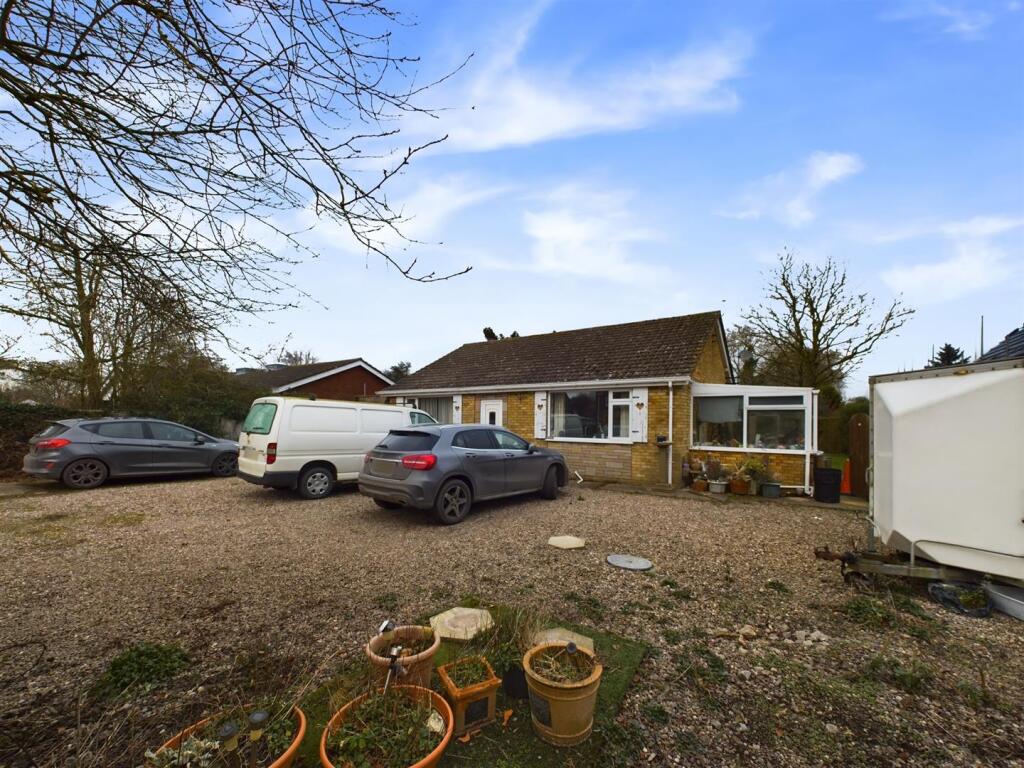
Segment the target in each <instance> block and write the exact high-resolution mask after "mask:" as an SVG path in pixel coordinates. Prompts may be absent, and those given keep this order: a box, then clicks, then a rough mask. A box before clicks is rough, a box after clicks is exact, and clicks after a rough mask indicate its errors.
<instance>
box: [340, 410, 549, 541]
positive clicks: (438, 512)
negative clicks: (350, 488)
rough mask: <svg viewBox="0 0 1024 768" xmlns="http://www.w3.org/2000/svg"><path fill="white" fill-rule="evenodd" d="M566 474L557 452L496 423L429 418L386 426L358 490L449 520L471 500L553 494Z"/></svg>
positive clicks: (381, 501)
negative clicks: (438, 421) (444, 422)
mask: <svg viewBox="0 0 1024 768" xmlns="http://www.w3.org/2000/svg"><path fill="white" fill-rule="evenodd" d="M566 477H567V473H566V466H565V457H563V456H562V454H560V453H558V452H557V451H552V450H548V449H546V448H539V447H537V446H535V445H532V444H530V443H528V442H527V441H526V440H524V439H523V438H521V437H519V436H518V435H514V434H512V433H511V432H509V431H508V430H506V429H502V428H501V427H493V426H488V425H484V424H471V425H447V426H440V425H430V426H420V427H410V428H406V429H393V430H391V432H389V433H388V435H387V437H385V438H384V439H383V440H382V441H381V442H380V443H379V444H378V445H377V447H376V448H374V449H373V450H372V451H370V452H369V453H367V454H366V458H365V461H364V462H363V469H362V471H361V472H360V473H359V490H360V492H361V493H363V494H364V495H366V496H370V497H371V498H372V499H373V500H374V501H376V502H377V504H378V505H380V506H382V507H385V508H387V509H394V508H398V507H403V506H410V507H416V508H417V509H432V510H433V511H434V514H435V516H436V517H437V519H438V520H440V521H441V522H442V523H444V524H445V525H454V524H455V523H459V522H462V520H464V519H465V517H466V515H467V514H469V510H470V507H472V505H473V502H475V501H483V500H484V499H497V498H501V497H503V496H515V495H517V494H521V493H537V492H539V493H540V494H541V496H543V497H544V498H546V499H553V498H555V496H556V495H557V494H558V488H559V487H560V486H563V485H565V483H566Z"/></svg>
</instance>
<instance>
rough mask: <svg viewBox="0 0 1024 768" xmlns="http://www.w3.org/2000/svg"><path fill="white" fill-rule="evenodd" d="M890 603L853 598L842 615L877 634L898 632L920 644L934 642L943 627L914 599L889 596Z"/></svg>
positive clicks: (860, 597)
mask: <svg viewBox="0 0 1024 768" xmlns="http://www.w3.org/2000/svg"><path fill="white" fill-rule="evenodd" d="M887 596H888V600H880V599H878V598H877V597H870V596H868V595H857V596H856V597H852V598H850V599H849V600H848V601H847V602H846V603H845V604H844V605H843V606H842V607H841V608H840V609H839V611H840V612H841V613H842V614H843V615H845V616H846V618H848V619H849V620H850V621H852V622H854V623H855V624H859V625H860V626H862V627H867V628H868V629H875V630H899V631H902V632H906V633H907V634H908V635H910V636H912V637H916V638H918V639H919V640H931V639H932V638H933V637H935V634H936V632H938V630H939V629H940V626H941V625H940V624H939V622H937V621H936V620H935V619H934V618H932V616H931V615H930V614H929V613H928V612H927V611H926V610H925V609H924V608H922V607H921V606H920V605H918V604H917V602H915V601H914V600H913V599H912V598H910V597H909V596H907V595H905V594H902V593H893V592H890V593H888V595H887Z"/></svg>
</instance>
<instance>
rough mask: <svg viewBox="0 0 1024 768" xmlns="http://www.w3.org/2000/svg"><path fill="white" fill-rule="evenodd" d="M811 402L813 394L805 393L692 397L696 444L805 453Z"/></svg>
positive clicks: (712, 446)
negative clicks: (808, 410) (808, 413)
mask: <svg viewBox="0 0 1024 768" xmlns="http://www.w3.org/2000/svg"><path fill="white" fill-rule="evenodd" d="M755 389H756V388H755ZM733 391H734V390H733ZM810 400H811V397H810V395H803V394H798V395H789V394H777V395H755V394H738V395H732V394H729V395H725V394H722V395H718V394H709V395H706V396H701V395H697V396H695V397H694V398H693V445H694V446H703V447H708V448H740V449H761V450H779V451H803V450H805V448H806V447H807V409H808V408H810V405H811V403H810Z"/></svg>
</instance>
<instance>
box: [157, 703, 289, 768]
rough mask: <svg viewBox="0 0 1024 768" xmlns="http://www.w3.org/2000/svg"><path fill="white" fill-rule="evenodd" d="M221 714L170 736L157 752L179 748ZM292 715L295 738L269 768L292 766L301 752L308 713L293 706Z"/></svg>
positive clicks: (287, 767)
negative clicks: (300, 746) (300, 747)
mask: <svg viewBox="0 0 1024 768" xmlns="http://www.w3.org/2000/svg"><path fill="white" fill-rule="evenodd" d="M218 716H219V713H218V714H217V715H213V716H211V717H207V718H205V719H203V720H200V721H199V722H198V723H193V724H192V725H190V726H189V727H188V728H185V729H184V730H183V731H181V732H180V733H176V734H175V735H174V736H172V737H171V738H169V739H168V740H167V741H166V742H164V745H163V746H162V747H160V749H158V750H157V753H160V752H163V751H165V750H175V749H177V748H178V747H179V746H180V745H181V743H182V742H183V741H185V739H187V738H188V737H189V736H191V735H193V734H194V733H196V732H197V731H201V730H202V729H203V728H205V727H206V724H207V723H209V722H210V721H212V720H214V719H215V718H217V717H218ZM292 717H294V718H295V726H296V727H295V738H293V739H292V743H291V744H290V745H289V746H288V749H286V750H285V752H284V754H283V755H281V756H280V757H278V758H277V759H276V760H274V762H272V763H271V764H270V765H269V766H267V768H291V765H292V763H293V762H295V756H296V755H297V754H298V752H299V745H300V744H302V740H303V738H305V736H306V715H305V713H303V711H302V710H301V709H299V708H298V707H292Z"/></svg>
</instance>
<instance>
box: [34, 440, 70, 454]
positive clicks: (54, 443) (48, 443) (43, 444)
mask: <svg viewBox="0 0 1024 768" xmlns="http://www.w3.org/2000/svg"><path fill="white" fill-rule="evenodd" d="M65 445H71V441H70V440H68V439H67V438H66V437H51V438H50V439H48V440H40V441H39V442H38V443H36V450H37V451H56V450H57V449H58V448H63V447H64V446H65Z"/></svg>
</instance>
